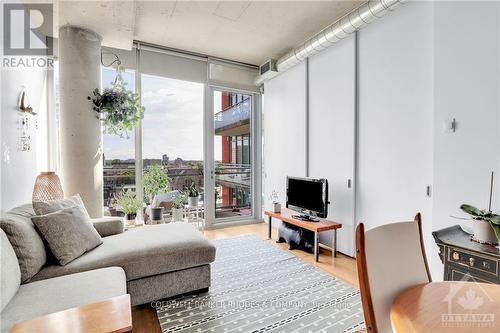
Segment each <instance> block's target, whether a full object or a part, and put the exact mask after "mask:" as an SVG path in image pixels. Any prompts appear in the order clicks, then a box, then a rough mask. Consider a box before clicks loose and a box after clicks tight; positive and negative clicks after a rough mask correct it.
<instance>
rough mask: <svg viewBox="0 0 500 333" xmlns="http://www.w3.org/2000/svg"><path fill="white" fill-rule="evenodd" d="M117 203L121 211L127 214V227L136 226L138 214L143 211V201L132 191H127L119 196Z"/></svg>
mask: <svg viewBox="0 0 500 333" xmlns="http://www.w3.org/2000/svg"><path fill="white" fill-rule="evenodd" d="M116 203H117V205H118V207H119V208H120V210H121V211H122V212H123V213H124V214H125V221H126V223H127V226H133V225H135V221H136V217H137V212H138V211H139V209H142V204H143V203H142V200H141V199H139V198H138V197H137V194H136V193H135V192H134V191H132V190H125V191H122V192H120V193H119V194H118V196H117V198H116Z"/></svg>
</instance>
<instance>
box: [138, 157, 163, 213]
mask: <svg viewBox="0 0 500 333" xmlns="http://www.w3.org/2000/svg"><path fill="white" fill-rule="evenodd" d="M142 181H143V185H144V194H146V196H148V198H149V200H150V204H151V219H152V220H153V221H159V220H162V219H163V208H161V207H159V204H160V202H158V198H157V197H158V195H160V194H163V193H166V192H167V191H168V189H169V187H168V185H169V183H170V178H169V177H168V173H167V171H166V170H165V168H164V167H162V166H160V165H152V166H150V167H149V169H148V170H147V171H145V172H144V174H143V176H142Z"/></svg>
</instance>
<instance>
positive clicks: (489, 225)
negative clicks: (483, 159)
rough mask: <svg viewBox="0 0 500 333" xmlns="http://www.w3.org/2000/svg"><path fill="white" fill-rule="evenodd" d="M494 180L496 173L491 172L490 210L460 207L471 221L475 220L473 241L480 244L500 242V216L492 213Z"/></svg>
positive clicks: (469, 206) (464, 205)
mask: <svg viewBox="0 0 500 333" xmlns="http://www.w3.org/2000/svg"><path fill="white" fill-rule="evenodd" d="M493 178H494V173H493V172H491V180H490V195H489V204H488V209H479V208H476V207H474V206H471V205H468V204H463V205H461V206H460V209H461V210H462V211H464V212H465V213H467V214H469V215H470V219H472V220H474V223H473V225H472V226H473V230H474V235H473V237H472V239H473V240H475V241H477V242H479V243H488V244H498V242H499V241H500V215H497V214H493V213H492V211H491V200H492V198H493Z"/></svg>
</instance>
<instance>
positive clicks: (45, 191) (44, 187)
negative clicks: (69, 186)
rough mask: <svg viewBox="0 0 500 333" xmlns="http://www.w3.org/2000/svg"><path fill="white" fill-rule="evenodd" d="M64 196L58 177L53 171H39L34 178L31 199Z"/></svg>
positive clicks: (47, 199) (45, 199) (34, 200)
mask: <svg viewBox="0 0 500 333" xmlns="http://www.w3.org/2000/svg"><path fill="white" fill-rule="evenodd" d="M63 198H64V193H63V190H62V187H61V181H60V180H59V177H58V176H57V175H56V173H55V172H53V171H45V172H41V173H40V174H39V175H38V176H37V177H36V180H35V187H34V188H33V196H32V199H31V200H32V201H33V202H37V201H50V200H59V199H63Z"/></svg>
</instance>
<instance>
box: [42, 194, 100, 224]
mask: <svg viewBox="0 0 500 333" xmlns="http://www.w3.org/2000/svg"><path fill="white" fill-rule="evenodd" d="M73 206H80V207H81V208H82V210H83V212H84V214H85V216H86V217H87V219H90V216H89V213H88V212H87V209H86V208H85V205H84V204H83V201H82V198H81V197H80V195H79V194H77V195H74V196H72V197H70V198H66V199H61V200H51V201H35V202H33V210H34V211H35V213H36V215H45V214H49V213H55V212H57V211H59V210H61V209H65V208H69V207H73Z"/></svg>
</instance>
